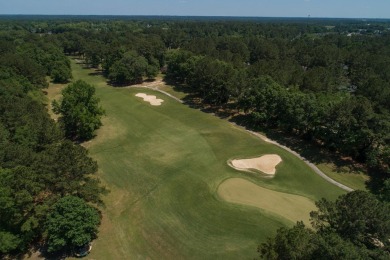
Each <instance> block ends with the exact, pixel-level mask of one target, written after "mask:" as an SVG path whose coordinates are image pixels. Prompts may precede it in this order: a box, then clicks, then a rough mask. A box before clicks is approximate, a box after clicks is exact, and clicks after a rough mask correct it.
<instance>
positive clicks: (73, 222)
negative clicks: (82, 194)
mask: <svg viewBox="0 0 390 260" xmlns="http://www.w3.org/2000/svg"><path fill="white" fill-rule="evenodd" d="M99 223H100V216H99V214H98V212H97V210H96V209H95V208H93V207H91V206H89V205H88V204H86V203H85V201H83V200H82V199H80V198H78V197H74V196H66V197H63V198H61V199H60V200H58V201H57V202H56V203H55V204H54V205H53V209H52V212H51V213H50V214H49V215H48V218H47V221H46V231H47V236H48V240H47V246H48V252H55V251H59V250H63V249H73V248H75V247H78V246H82V245H84V244H86V243H89V242H91V241H92V239H94V238H95V237H96V234H97V228H98V225H99Z"/></svg>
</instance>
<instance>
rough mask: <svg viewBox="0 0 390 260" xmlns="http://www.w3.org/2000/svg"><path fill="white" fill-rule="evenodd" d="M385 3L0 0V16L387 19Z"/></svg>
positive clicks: (389, 4) (351, 0)
mask: <svg viewBox="0 0 390 260" xmlns="http://www.w3.org/2000/svg"><path fill="white" fill-rule="evenodd" d="M389 10H390V1H389V0H239V1H238V0H142V1H139V0H67V1H63V0H34V1H32V0H12V1H10V0H0V14H43V15H45V14H47V15H50V14H52V15H182V16H186V15H189V16H256V17H308V16H310V17H329V18H390V11H389Z"/></svg>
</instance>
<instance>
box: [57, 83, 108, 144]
mask: <svg viewBox="0 0 390 260" xmlns="http://www.w3.org/2000/svg"><path fill="white" fill-rule="evenodd" d="M53 109H54V112H55V113H57V114H61V117H60V119H59V120H60V122H61V123H62V124H63V126H64V129H65V133H66V136H67V137H69V138H73V139H78V140H89V139H91V138H92V137H93V135H94V131H95V130H96V129H98V128H99V127H100V126H101V125H102V123H101V121H100V119H101V117H102V116H103V114H104V110H103V109H102V108H101V107H100V106H99V99H98V98H96V97H95V87H94V86H92V85H89V84H88V83H86V82H84V81H81V80H79V81H76V82H75V83H72V84H70V85H69V86H67V87H66V88H65V89H64V90H63V91H62V99H61V101H60V103H58V102H57V101H54V102H53Z"/></svg>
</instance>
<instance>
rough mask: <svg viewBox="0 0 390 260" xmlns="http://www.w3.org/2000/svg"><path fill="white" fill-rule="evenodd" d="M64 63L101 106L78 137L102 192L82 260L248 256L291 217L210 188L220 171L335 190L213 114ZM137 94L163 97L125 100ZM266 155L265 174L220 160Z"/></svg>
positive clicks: (298, 189) (306, 189) (296, 187)
mask: <svg viewBox="0 0 390 260" xmlns="http://www.w3.org/2000/svg"><path fill="white" fill-rule="evenodd" d="M72 67H73V76H74V79H75V80H77V79H83V80H85V81H87V82H89V83H91V84H94V85H95V86H96V87H97V95H98V97H99V98H100V99H101V104H102V106H103V107H104V109H105V110H106V117H105V118H104V121H103V123H104V126H103V127H102V128H101V129H100V130H98V131H97V137H96V138H95V139H94V140H93V141H91V142H89V143H87V144H85V145H86V146H87V147H88V149H89V151H90V155H91V156H92V157H93V158H94V159H96V160H97V161H98V164H99V173H98V175H99V176H100V178H101V179H102V181H103V183H104V184H105V185H106V186H107V188H109V189H110V191H111V192H110V193H109V194H108V195H107V196H105V198H104V201H105V204H106V207H105V208H104V209H103V220H102V225H101V228H100V233H99V238H98V239H97V240H96V241H94V244H93V249H92V252H91V254H90V255H89V257H90V258H91V259H138V258H140V259H145V258H150V259H222V258H223V259H253V258H254V257H255V256H256V248H257V245H258V244H259V243H260V242H263V241H265V239H266V237H268V236H272V235H274V234H275V232H276V230H277V228H279V227H281V226H285V225H292V224H293V223H292V222H290V221H288V220H287V219H285V218H283V216H278V217H276V216H275V215H273V214H267V213H265V212H264V211H262V210H260V209H257V208H254V207H248V206H243V205H236V204H233V203H228V202H225V201H223V200H222V199H220V198H219V197H218V195H217V189H218V186H219V185H220V184H221V183H222V182H223V181H224V180H226V179H228V178H233V177H239V178H244V179H247V180H249V181H251V182H253V183H256V184H258V185H259V186H261V187H264V188H268V189H271V190H275V191H279V192H286V193H289V194H296V195H301V196H304V197H307V198H309V199H311V200H318V199H320V198H321V197H326V198H329V199H335V198H336V197H337V196H338V195H340V194H343V191H342V190H340V189H339V188H337V187H335V186H333V185H331V184H329V183H328V182H326V181H325V180H323V179H322V178H321V177H319V176H318V175H316V174H315V173H314V172H313V171H312V170H311V169H310V168H308V167H307V166H306V165H305V164H304V162H302V161H300V160H299V159H297V158H296V157H295V156H293V155H292V154H290V153H288V152H286V151H285V150H283V149H280V148H278V147H276V146H273V145H270V144H267V143H265V142H263V141H261V140H260V139H258V138H257V137H254V136H252V135H250V134H248V133H247V132H245V131H243V130H240V129H238V128H236V127H234V126H233V125H231V124H229V123H228V122H226V121H224V120H222V119H219V118H217V117H214V116H212V115H210V114H206V113H202V112H200V111H199V110H196V109H191V108H189V107H187V106H185V105H183V104H180V103H179V102H177V101H175V100H173V99H171V98H169V97H167V96H165V95H163V94H161V93H159V92H154V91H151V90H147V89H140V88H138V89H136V88H132V89H129V88H113V87H110V86H107V85H106V82H105V80H104V78H103V77H101V76H96V75H89V73H91V71H90V70H88V69H82V68H81V67H80V66H79V65H76V64H75V63H74V62H73V63H72ZM139 92H142V93H146V94H153V95H156V96H157V97H158V98H161V99H163V100H164V102H163V104H162V105H161V106H158V107H153V106H150V105H149V104H148V103H145V102H144V101H143V100H142V99H140V98H137V97H135V94H136V93H139ZM270 153H275V154H279V155H280V156H281V157H282V159H283V162H282V163H281V164H280V165H279V166H278V171H277V174H276V176H275V178H273V179H264V178H261V177H260V176H259V175H257V174H251V173H243V172H239V171H236V170H234V169H232V168H231V167H229V166H228V165H227V160H228V159H229V158H233V157H242V158H245V157H253V156H257V155H261V154H270ZM297 210H299V209H297Z"/></svg>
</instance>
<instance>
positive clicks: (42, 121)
mask: <svg viewBox="0 0 390 260" xmlns="http://www.w3.org/2000/svg"><path fill="white" fill-rule="evenodd" d="M10 37H11V38H12V37H16V39H13V40H14V42H13V43H14V44H13V45H12V46H14V45H16V46H14V47H15V48H12V47H10V45H7V41H6V43H5V44H4V45H2V42H0V50H1V52H2V57H3V55H4V59H1V61H0V258H2V257H5V255H7V254H18V253H21V252H25V250H27V249H28V248H29V247H30V246H31V243H33V242H34V243H37V242H40V241H41V242H44V234H43V233H44V230H45V229H44V224H45V221H46V218H47V215H48V214H49V213H50V208H51V207H52V205H53V204H54V203H55V202H56V201H57V200H58V199H59V198H61V197H62V196H67V195H70V194H72V195H76V196H78V197H80V198H82V199H83V200H85V201H88V202H93V203H101V199H100V196H99V194H100V193H101V192H103V191H104V189H103V188H102V187H101V186H100V183H99V181H98V180H97V179H94V178H93V177H92V174H94V173H95V172H96V171H97V165H96V162H94V161H92V160H91V159H90V158H89V157H88V154H87V151H86V150H85V149H84V148H81V147H80V146H77V145H75V144H73V143H72V142H70V141H67V140H66V139H65V138H64V135H63V132H62V131H61V130H60V129H59V127H58V125H57V124H56V123H55V122H54V121H53V120H52V119H50V117H49V115H48V113H47V109H46V108H45V107H44V105H43V104H41V103H40V101H36V100H34V99H33V98H32V97H31V96H32V95H31V94H30V93H31V92H39V91H41V90H40V89H41V88H42V87H45V86H47V82H46V78H45V76H46V75H50V73H56V72H55V70H56V69H57V68H59V67H61V66H62V65H63V68H62V69H64V70H65V72H66V73H68V72H70V63H69V60H68V59H67V58H66V57H65V56H64V55H63V53H62V52H61V50H60V49H59V48H58V47H57V45H56V43H53V42H51V43H48V42H43V41H42V38H40V37H38V38H35V37H31V39H28V38H26V39H23V34H21V35H18V36H10ZM6 39H8V38H6ZM57 65H58V66H57ZM61 73H62V72H61ZM61 73H60V74H61ZM66 73H65V74H66ZM69 77H70V76H69V74H67V76H64V77H63V78H57V79H55V78H53V80H59V81H62V80H64V81H65V80H66V79H67V78H69ZM29 92H30V93H29ZM10 258H14V257H13V256H10Z"/></svg>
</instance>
